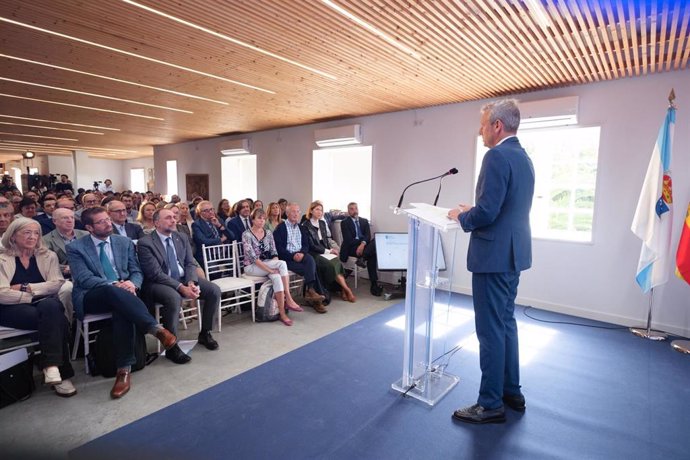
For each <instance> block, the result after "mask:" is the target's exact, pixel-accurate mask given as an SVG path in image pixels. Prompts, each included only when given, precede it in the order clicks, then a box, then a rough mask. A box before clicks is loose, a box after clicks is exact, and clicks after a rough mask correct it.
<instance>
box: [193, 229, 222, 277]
mask: <svg viewBox="0 0 690 460" xmlns="http://www.w3.org/2000/svg"><path fill="white" fill-rule="evenodd" d="M219 235H220V232H219ZM192 238H193V239H194V244H195V246H196V250H195V251H194V258H195V259H196V260H197V261H198V262H199V264H201V266H202V267H203V265H204V249H203V246H204V245H206V246H214V245H216V244H221V243H222V242H221V241H220V236H219V237H217V238H216V237H215V236H214V235H213V230H212V229H211V227H210V226H209V224H208V222H206V221H205V220H202V219H196V220H195V221H194V222H192ZM226 241H227V240H226Z"/></svg>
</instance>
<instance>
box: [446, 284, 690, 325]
mask: <svg viewBox="0 0 690 460" xmlns="http://www.w3.org/2000/svg"><path fill="white" fill-rule="evenodd" d="M452 290H453V292H457V293H459V294H467V295H469V296H471V295H472V290H471V289H469V288H464V287H460V286H458V285H456V284H453V287H452ZM515 302H516V303H517V304H519V305H530V306H532V307H535V308H539V309H542V310H547V311H552V312H555V313H562V314H564V315H571V316H576V317H578V318H586V319H592V320H595V321H603V322H606V323H611V324H617V325H621V326H627V327H640V326H644V325H645V324H646V322H647V319H646V318H643V319H640V318H633V317H630V316H621V315H611V314H607V313H602V312H600V311H592V310H586V309H584V308H580V307H573V306H570V305H561V304H555V303H551V302H544V301H543V300H539V299H530V298H527V297H521V296H518V297H517V299H516V300H515ZM652 328H653V329H655V330H658V331H663V332H667V333H669V334H673V335H677V336H679V337H690V329H687V328H683V327H678V326H675V325H672V324H660V323H656V322H654V321H652Z"/></svg>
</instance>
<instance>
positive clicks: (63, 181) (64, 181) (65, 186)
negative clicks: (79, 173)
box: [55, 174, 74, 193]
mask: <svg viewBox="0 0 690 460" xmlns="http://www.w3.org/2000/svg"><path fill="white" fill-rule="evenodd" d="M68 190H69V191H70V192H72V193H74V187H73V186H72V182H70V181H69V177H67V174H61V175H60V182H58V183H57V184H55V193H64V192H66V191H68Z"/></svg>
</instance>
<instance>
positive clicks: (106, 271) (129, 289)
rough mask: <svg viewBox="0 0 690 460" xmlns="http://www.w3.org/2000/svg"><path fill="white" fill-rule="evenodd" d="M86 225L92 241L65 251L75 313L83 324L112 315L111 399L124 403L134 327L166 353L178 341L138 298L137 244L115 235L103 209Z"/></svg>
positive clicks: (92, 211)
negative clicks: (92, 317) (88, 319)
mask: <svg viewBox="0 0 690 460" xmlns="http://www.w3.org/2000/svg"><path fill="white" fill-rule="evenodd" d="M82 219H83V223H84V226H85V227H86V230H88V231H89V233H90V235H89V236H85V237H83V238H81V239H78V240H76V241H74V242H73V243H70V244H69V245H68V246H67V258H68V260H69V265H70V267H71V269H72V279H73V282H74V288H73V292H72V297H73V300H74V308H75V311H76V313H77V317H78V318H80V319H83V318H84V315H85V314H87V313H93V314H97V313H112V315H113V319H112V322H113V342H114V348H115V365H116V367H117V374H116V377H115V385H113V388H112V390H111V391H110V396H111V397H112V398H121V397H122V396H124V395H125V394H126V393H127V392H128V391H129V389H130V372H131V366H132V364H134V363H135V362H136V358H135V356H134V342H135V327H136V329H137V330H138V331H139V332H140V333H142V334H146V333H148V334H151V335H153V336H155V337H156V338H157V339H158V340H160V342H161V344H162V345H163V347H164V348H165V349H166V350H169V349H171V348H172V347H174V346H175V345H177V338H176V337H175V335H174V334H172V333H171V332H169V331H168V330H167V329H165V328H163V327H162V326H160V325H158V323H157V322H156V320H155V319H154V318H153V316H151V314H150V313H149V311H148V309H147V308H146V305H145V304H144V302H142V301H141V299H139V297H137V292H138V291H139V289H140V288H141V283H142V282H143V280H144V279H143V278H144V277H143V275H142V272H141V268H140V267H139V262H138V261H137V256H136V253H135V252H134V244H132V242H131V241H130V240H129V238H127V237H124V236H121V235H113V234H112V230H113V225H112V223H111V221H110V217H108V214H107V212H106V210H105V209H104V208H101V207H94V208H88V209H85V210H84V212H83V213H82Z"/></svg>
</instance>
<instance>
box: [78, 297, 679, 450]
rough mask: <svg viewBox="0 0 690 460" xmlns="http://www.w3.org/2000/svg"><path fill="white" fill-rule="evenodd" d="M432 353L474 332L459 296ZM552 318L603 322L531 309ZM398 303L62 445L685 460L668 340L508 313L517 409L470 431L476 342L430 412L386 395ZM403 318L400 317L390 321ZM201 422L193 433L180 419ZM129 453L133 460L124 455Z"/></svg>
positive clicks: (674, 359) (398, 347)
mask: <svg viewBox="0 0 690 460" xmlns="http://www.w3.org/2000/svg"><path fill="white" fill-rule="evenodd" d="M453 302H454V307H453V309H452V311H451V315H450V317H451V320H452V322H453V324H452V325H449V326H448V327H447V328H437V330H438V329H443V330H445V332H446V333H445V335H444V336H443V337H440V338H438V339H437V340H436V342H435V345H434V346H435V352H434V354H435V355H440V354H442V353H443V352H444V351H446V350H449V349H451V348H452V347H453V346H455V345H456V344H457V343H458V342H460V341H461V340H464V339H465V338H466V337H468V336H470V337H471V336H472V332H473V331H474V321H473V317H472V309H471V299H470V298H468V297H466V296H461V295H454V296H453ZM529 314H530V315H532V316H535V317H539V318H541V319H546V320H550V321H575V322H579V323H584V324H589V325H592V326H609V325H605V324H602V323H597V322H593V321H587V320H581V319H577V318H572V317H568V316H564V315H559V314H555V313H549V312H544V311H539V310H532V309H530V310H529ZM401 315H404V308H403V306H402V304H398V305H394V306H392V307H390V308H388V309H386V310H384V311H382V312H380V313H378V314H376V315H373V316H371V317H369V318H366V319H364V320H362V321H360V322H358V323H356V324H353V325H351V326H349V327H346V328H344V329H342V330H340V331H338V332H335V333H333V334H330V335H329V336H327V337H324V338H322V339H320V340H318V341H316V342H313V343H311V344H309V345H306V346H304V347H302V348H300V349H298V350H295V351H293V352H290V353H288V354H286V355H284V356H282V357H280V358H277V359H275V360H273V361H270V362H268V363H266V364H264V365H262V366H259V367H257V368H255V369H252V370H250V371H247V372H245V373H243V374H241V375H239V376H237V377H235V378H232V379H230V380H228V381H225V382H222V383H220V384H218V385H216V386H214V387H212V388H209V389H208V390H205V391H203V392H201V393H199V394H196V395H194V396H192V397H190V398H187V399H185V400H183V401H180V402H178V403H176V404H174V405H172V406H170V407H167V408H165V409H163V410H161V411H158V412H156V413H154V414H151V415H149V416H147V417H144V418H143V419H141V420H138V421H136V422H134V423H131V424H129V425H127V426H125V427H123V428H120V429H118V430H116V431H114V432H112V433H109V434H107V435H105V436H102V437H100V438H98V439H96V440H94V441H91V442H89V443H87V444H85V445H83V446H81V447H79V448H77V449H74V450H73V451H71V452H70V458H73V459H95V458H100V459H109V458H118V459H123V458H125V459H126V458H149V459H163V458H165V459H197V458H198V459H201V458H203V459H269V458H270V459H278V458H280V459H293V458H294V459H303V458H324V459H408V458H409V459H436V458H478V459H483V458H489V459H494V458H495V459H542V458H543V459H556V458H557V459H578V460H582V459H630V458H645V459H652V458H659V459H661V458H663V459H688V458H690V437H688V435H687V427H688V426H690V360H688V357H687V356H685V355H681V354H680V353H677V352H675V351H673V350H671V349H670V347H669V345H668V343H663V342H662V343H659V342H651V341H646V340H643V339H639V338H637V337H634V336H633V335H632V334H630V333H629V332H628V331H627V330H625V329H598V328H589V327H577V326H571V325H564V324H550V323H544V322H539V321H535V320H533V319H530V318H528V317H526V316H525V315H524V308H519V309H518V312H517V314H516V316H517V319H518V323H519V328H520V340H521V359H522V362H523V364H522V385H523V391H524V394H525V396H526V398H527V411H526V413H524V414H518V413H516V412H513V411H510V410H507V416H508V421H507V423H505V424H502V425H482V426H475V425H465V424H458V423H456V422H453V421H452V420H451V414H452V412H453V410H455V409H456V408H458V407H460V406H465V405H469V404H472V403H474V402H475V401H476V395H477V389H478V386H479V379H480V372H479V363H478V361H479V360H478V355H477V353H476V350H475V349H474V346H473V340H471V339H470V340H465V341H464V342H463V343H464V344H465V346H464V347H463V348H462V349H461V350H460V351H458V352H457V353H455V354H454V355H453V357H452V358H451V359H450V362H449V365H448V368H447V371H448V372H450V373H452V374H455V375H457V376H459V377H460V383H459V384H458V386H457V387H455V388H454V389H453V390H452V391H451V392H450V394H449V395H448V396H446V397H445V398H444V399H443V400H442V401H441V402H440V403H439V404H437V405H436V406H435V407H433V408H429V407H427V406H425V405H423V404H421V403H419V402H417V401H415V400H412V399H409V398H403V397H401V395H400V394H398V393H395V392H393V391H392V390H390V385H391V383H393V382H394V381H396V380H398V379H399V378H400V376H401V373H402V370H401V369H402V341H403V331H402V330H401V329H399V328H396V327H392V326H391V325H387V324H386V323H388V322H391V321H392V322H393V323H395V319H396V318H399V317H401ZM398 322H399V321H398ZM190 426H191V427H196V429H189V428H188V427H190ZM133 455H134V457H133Z"/></svg>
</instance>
